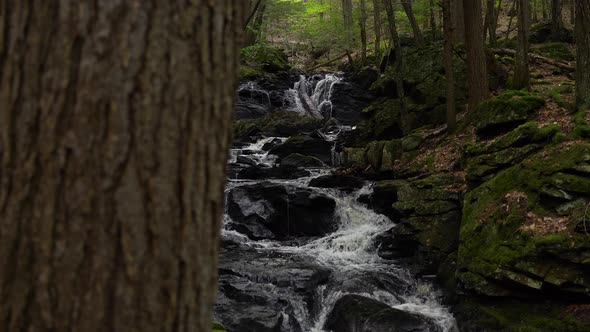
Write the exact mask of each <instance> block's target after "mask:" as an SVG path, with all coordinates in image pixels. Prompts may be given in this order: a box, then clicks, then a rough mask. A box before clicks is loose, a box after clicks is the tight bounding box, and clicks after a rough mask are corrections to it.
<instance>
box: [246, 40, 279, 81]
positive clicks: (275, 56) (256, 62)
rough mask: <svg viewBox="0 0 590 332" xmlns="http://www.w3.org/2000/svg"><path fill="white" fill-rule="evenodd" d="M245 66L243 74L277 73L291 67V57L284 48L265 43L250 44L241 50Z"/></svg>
mask: <svg viewBox="0 0 590 332" xmlns="http://www.w3.org/2000/svg"><path fill="white" fill-rule="evenodd" d="M240 58H241V61H242V64H243V66H244V68H247V70H246V72H244V73H243V74H248V73H250V74H254V73H277V72H279V71H286V70H289V69H290V66H289V59H288V58H287V55H286V54H285V52H284V51H283V50H282V49H279V48H276V47H271V46H268V45H265V44H256V45H253V46H248V47H245V48H243V49H242V50H241V51H240Z"/></svg>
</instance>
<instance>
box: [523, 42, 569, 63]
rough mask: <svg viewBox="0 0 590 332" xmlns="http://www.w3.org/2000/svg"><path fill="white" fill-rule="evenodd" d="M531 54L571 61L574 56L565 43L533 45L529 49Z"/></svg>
mask: <svg viewBox="0 0 590 332" xmlns="http://www.w3.org/2000/svg"><path fill="white" fill-rule="evenodd" d="M531 52H533V53H537V54H540V55H542V56H544V57H547V58H551V59H555V60H562V61H573V60H575V56H574V54H573V52H572V51H571V50H570V46H569V45H568V44H566V43H547V44H541V45H535V46H532V47H531Z"/></svg>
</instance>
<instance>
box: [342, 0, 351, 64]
mask: <svg viewBox="0 0 590 332" xmlns="http://www.w3.org/2000/svg"><path fill="white" fill-rule="evenodd" d="M342 15H343V17H344V33H345V38H346V39H345V44H346V45H345V47H346V54H347V55H348V61H349V62H350V64H351V65H352V64H353V61H352V57H351V55H350V52H351V51H352V24H353V18H352V0H342Z"/></svg>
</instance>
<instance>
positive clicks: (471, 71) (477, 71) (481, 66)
mask: <svg viewBox="0 0 590 332" xmlns="http://www.w3.org/2000/svg"><path fill="white" fill-rule="evenodd" d="M463 9H464V17H465V26H466V27H469V29H466V31H465V32H466V33H465V49H466V50H467V80H468V85H469V109H470V110H473V109H474V108H475V106H477V104H479V103H480V102H481V101H483V100H485V99H486V98H487V97H488V94H489V91H488V90H489V89H488V80H487V70H486V54H485V50H484V43H483V22H482V18H481V13H482V8H481V1H479V0H477V1H474V0H463Z"/></svg>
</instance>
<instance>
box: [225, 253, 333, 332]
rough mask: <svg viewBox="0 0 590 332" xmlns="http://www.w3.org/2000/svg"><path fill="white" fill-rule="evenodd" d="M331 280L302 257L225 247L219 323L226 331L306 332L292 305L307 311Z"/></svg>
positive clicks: (327, 272) (328, 273)
mask: <svg viewBox="0 0 590 332" xmlns="http://www.w3.org/2000/svg"><path fill="white" fill-rule="evenodd" d="M244 261H247V262H248V264H243V262H244ZM330 276H331V271H330V270H328V269H326V268H323V267H321V266H318V265H316V264H313V263H311V262H310V261H309V260H307V259H304V258H302V257H297V256H291V255H283V254H279V253H276V252H259V251H256V250H253V249H249V248H247V247H243V246H242V247H239V246H237V245H224V248H223V249H222V251H221V254H220V262H219V293H218V296H217V301H216V304H215V317H216V319H218V320H220V321H221V322H223V323H224V325H225V326H226V327H227V329H228V331H240V332H241V331H246V332H276V331H279V332H290V331H294V332H305V331H303V330H302V328H301V326H300V325H299V323H298V322H297V320H296V319H295V317H296V313H297V312H296V311H297V310H300V308H296V307H294V306H293V305H292V303H293V302H294V301H299V305H301V306H302V307H306V306H308V303H311V302H312V301H313V294H314V290H315V289H317V287H319V286H320V285H322V284H324V283H326V282H327V281H328V280H329V278H330ZM235 308H241V309H240V310H235ZM283 313H284V314H285V315H284V314H283Z"/></svg>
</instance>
